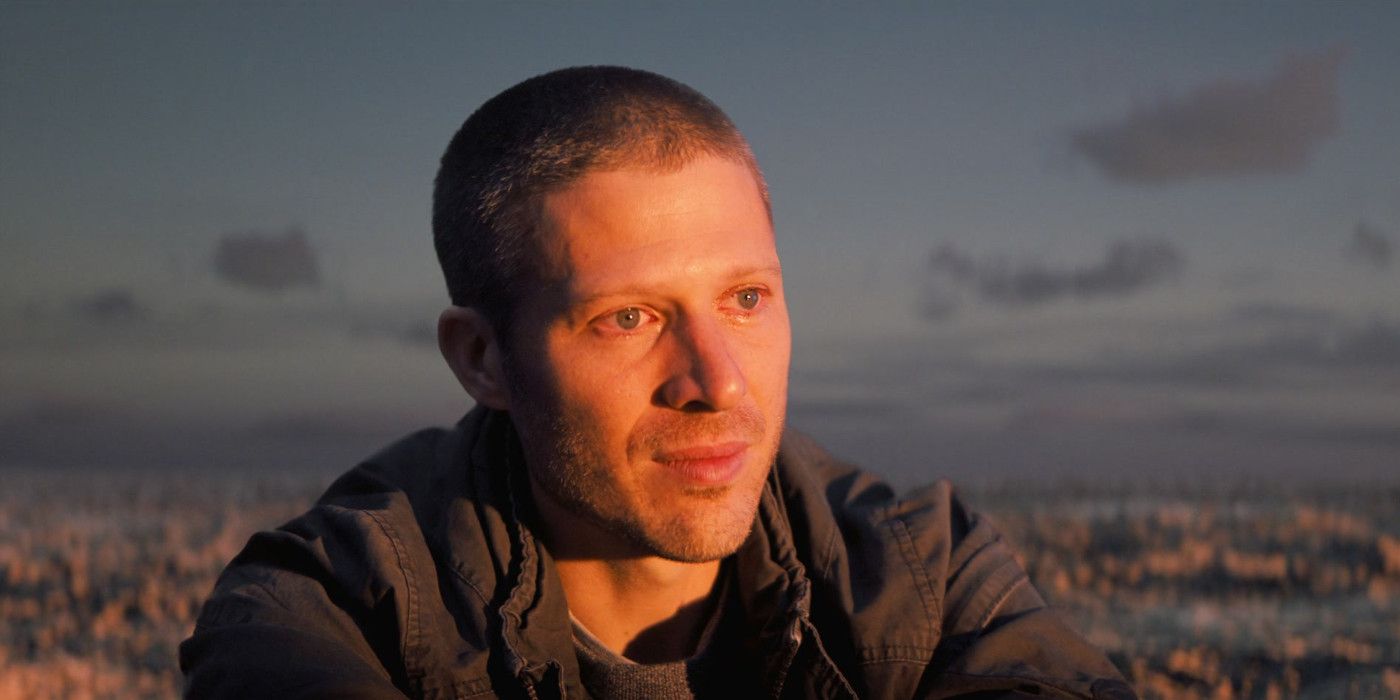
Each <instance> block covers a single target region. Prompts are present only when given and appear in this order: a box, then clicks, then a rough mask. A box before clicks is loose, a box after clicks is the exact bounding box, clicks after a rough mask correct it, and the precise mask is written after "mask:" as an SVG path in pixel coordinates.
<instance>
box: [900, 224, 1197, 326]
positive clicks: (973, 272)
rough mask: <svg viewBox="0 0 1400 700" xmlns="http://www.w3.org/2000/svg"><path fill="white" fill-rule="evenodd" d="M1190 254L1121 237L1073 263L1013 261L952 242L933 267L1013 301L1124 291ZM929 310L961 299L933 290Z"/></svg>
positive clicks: (943, 311)
mask: <svg viewBox="0 0 1400 700" xmlns="http://www.w3.org/2000/svg"><path fill="white" fill-rule="evenodd" d="M1184 262H1185V258H1184V256H1183V255H1182V254H1181V252H1180V251H1179V250H1178V249H1177V247H1176V246H1175V245H1173V244H1172V243H1170V242H1168V241H1163V240H1154V239H1142V240H1124V241H1115V242H1113V243H1111V244H1109V246H1108V249H1107V250H1106V251H1104V256H1103V259H1102V260H1099V261H1097V262H1095V263H1092V264H1088V265H1082V266H1079V267H1075V268H1069V269H1052V268H1050V267H1048V266H1046V265H1044V264H1041V263H1027V264H1022V265H1019V266H1018V265H1013V264H1011V263H1009V262H1007V261H1006V260H1004V259H992V260H981V261H979V260H974V259H972V258H971V257H970V256H968V255H967V254H965V253H963V252H962V251H960V250H958V249H957V248H956V247H954V246H952V245H950V244H944V245H942V246H940V247H939V248H938V249H937V250H935V251H934V252H933V256H932V257H931V258H930V260H929V268H930V270H931V271H932V272H933V275H934V277H935V278H936V281H937V280H941V281H943V282H945V283H947V284H950V285H952V286H953V287H954V288H957V289H966V290H970V291H972V292H973V293H975V294H976V295H977V296H978V297H980V298H981V299H982V300H984V301H988V302H991V303H994V304H1003V305H1009V306H1015V305H1030V304H1040V303H1044V302H1050V301H1056V300H1059V299H1064V298H1067V297H1068V298H1076V299H1097V298H1104V297H1122V296H1127V295H1130V294H1133V293H1136V292H1138V291H1140V290H1142V289H1144V288H1146V287H1149V286H1151V285H1153V284H1156V283H1158V282H1160V281H1162V280H1164V279H1166V278H1168V277H1170V276H1172V275H1174V274H1176V273H1177V272H1178V271H1179V270H1181V268H1182V267H1183V265H1184ZM926 296H927V298H926V299H925V301H924V311H925V314H926V315H927V316H929V317H931V318H942V317H944V316H946V315H948V314H950V313H951V312H952V310H953V309H954V308H955V307H956V301H955V300H954V299H951V298H949V297H948V296H947V295H945V294H942V293H940V292H938V291H937V290H932V291H931V292H930V294H928V295H926Z"/></svg>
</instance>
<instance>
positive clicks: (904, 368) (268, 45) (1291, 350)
mask: <svg viewBox="0 0 1400 700" xmlns="http://www.w3.org/2000/svg"><path fill="white" fill-rule="evenodd" d="M928 5H929V6H924V5H918V6H910V4H904V3H900V4H893V3H892V4H890V5H884V6H865V5H856V4H820V6H813V4H811V3H801V4H796V3H793V4H787V3H774V4H763V5H762V6H757V7H754V6H750V5H749V4H741V3H704V4H686V3H648V4H644V3H620V2H604V3H569V4H565V3H454V4H408V5H388V4H377V3H376V4H347V3H323V2H298V3H287V4H274V3H250V4H242V5H235V4H218V5H215V4H203V3H201V4H176V3H142V4H136V3H130V4H117V3H111V4H76V3H75V4H69V3H44V4H40V3H15V2H3V3H0V469H3V468H7V467H38V468H50V467H53V468H58V467H68V466H89V467H91V466H98V467H110V468H129V467H143V466H147V467H158V468H169V469H174V470H191V471H194V470H199V469H259V468H273V469H283V468H295V467H307V468H315V469H323V470H330V471H338V470H340V469H343V468H348V467H349V466H351V465H353V464H354V463H355V462H356V461H358V460H359V459H361V458H363V457H365V456H367V455H368V454H369V453H370V452H371V451H372V450H373V449H375V448H376V447H377V446H379V445H382V444H384V443H386V442H387V441H389V440H391V439H393V438H394V437H396V436H397V435H401V434H404V433H406V432H409V431H411V430H413V429H416V428H418V427H422V426H427V425H442V424H450V423H452V422H453V421H455V420H456V419H457V418H458V417H460V416H461V415H462V414H463V413H464V412H465V411H466V410H467V409H468V408H469V407H470V401H469V399H468V398H467V397H466V396H465V394H464V393H463V392H462V391H461V389H460V388H459V387H458V385H457V384H456V382H455V380H454V379H453V378H452V376H451V374H450V372H449V371H448V369H447V367H446V365H445V364H444V363H443V362H442V360H441V358H440V356H439V355H438V353H437V350H436V343H435V340H434V337H433V327H434V324H435V320H436V316H437V313H438V312H439V311H440V310H441V309H442V307H443V306H444V305H445V303H446V293H445V290H444V286H443V282H442V278H441V273H440V271H439V270H438V268H437V263H436V258H435V256H434V254H433V249H432V245H431V233H430V226H429V203H430V202H429V200H430V194H431V183H432V178H433V176H434V174H435V171H436V165H437V160H438V158H439V157H440V155H441V152H442V150H443V148H445V146H446V144H447V141H448V139H449V138H450V137H451V135H452V133H453V132H454V131H455V130H456V129H457V127H458V126H459V125H460V124H461V122H462V121H463V120H464V119H465V118H466V116H467V115H468V114H470V113H471V111H472V110H474V109H475V108H476V107H477V106H478V105H479V104H480V103H481V102H483V101H484V100H486V99H487V98H489V97H491V96H492V95H494V94H495V93H497V92H499V91H500V90H502V89H504V88H506V87H509V86H510V85H512V84H514V83H516V82H518V81H520V80H523V79H525V78H528V77H530V76H533V75H536V74H539V73H542V72H546V71H548V70H551V69H554V68H559V67H564V66H568V65H581V64H622V65H628V66H633V67H637V68H643V69H647V70H652V71H656V72H659V73H662V74H665V75H668V76H670V77H673V78H676V79H678V80H681V81H682V82H685V83H687V84H689V85H691V86H692V87H695V88H696V89H698V90H700V91H701V92H703V93H705V94H706V95H707V96H709V97H710V98H711V99H713V100H714V101H715V102H716V103H718V104H719V105H720V106H721V107H723V108H724V109H725V110H726V111H727V112H728V113H729V114H730V116H731V117H732V118H733V119H734V121H735V122H736V123H737V124H738V125H739V127H740V129H741V130H743V131H744V133H745V134H746V135H747V136H748V138H749V140H750V141H751V143H752V145H753V148H754V150H755V152H756V153H757V155H758V158H759V162H760V165H761V166H762V168H763V170H764V172H765V174H766V176H767V179H768V183H769V186H770V189H771V191H772V196H773V209H774V217H775V222H776V227H777V232H778V240H779V250H780V253H781V255H782V258H783V263H784V272H785V281H786V282H785V283H786V286H787V296H788V300H789V306H790V309H791V312H792V318H793V323H794V357H793V368H792V376H791V397H790V411H789V424H790V425H792V426H793V427H796V428H799V429H802V430H804V431H806V432H808V433H810V434H812V435H813V436H815V437H816V438H817V439H818V440H819V441H822V442H824V443H825V444H827V445H828V446H829V447H830V448H831V449H832V450H833V451H835V452H836V453H837V454H838V455H839V456H842V457H844V458H847V459H849V460H851V461H854V462H857V463H860V464H864V465H866V466H868V467H870V468H873V469H875V470H877V471H880V472H882V473H884V474H885V475H887V476H889V477H890V478H891V479H892V480H894V481H895V482H897V483H898V484H901V485H913V484H918V483H922V482H926V481H929V480H932V479H934V478H937V477H939V476H951V477H953V478H954V479H962V480H969V479H991V480H996V479H1035V478H1051V477H1053V478H1061V477H1071V478H1083V479H1087V480H1094V479H1101V478H1120V479H1126V480H1131V479H1143V478H1147V479H1154V480H1162V481H1167V480H1179V479H1191V480H1198V479H1208V480H1212V479H1213V480H1219V481H1220V482H1221V483H1225V482H1228V481H1229V480H1231V479H1238V478H1248V479H1256V480H1260V479H1262V480H1268V479H1274V478H1289V479H1295V478H1302V479H1351V480H1371V479H1390V480H1393V479H1395V478H1396V477H1397V476H1400V259H1397V258H1400V251H1397V250H1396V248H1397V246H1400V81H1398V79H1397V77H1396V76H1397V75H1400V42H1396V41H1395V40H1394V37H1396V36H1400V5H1396V4H1395V3H1382V2H1375V3H1366V2H1354V3H1307V4H1296V3H1280V2H1233V3H1193V2H1174V3H1161V4H1148V3H1031V2H1016V3H1002V2H983V3H965V4H951V3H939V4H937V5H936V6H934V4H932V3H930V4H928Z"/></svg>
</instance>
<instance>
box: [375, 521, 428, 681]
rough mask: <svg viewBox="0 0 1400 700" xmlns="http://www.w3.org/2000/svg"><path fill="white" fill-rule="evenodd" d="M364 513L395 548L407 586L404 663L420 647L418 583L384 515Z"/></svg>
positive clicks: (401, 546) (402, 652)
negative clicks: (411, 650) (411, 651)
mask: <svg viewBox="0 0 1400 700" xmlns="http://www.w3.org/2000/svg"><path fill="white" fill-rule="evenodd" d="M364 513H365V515H368V516H369V517H370V519H372V520H374V522H375V524H377V525H378V526H379V530H380V532H383V533H384V536H385V537H387V538H389V544H390V545H391V546H392V547H393V548H394V557H395V558H396V559H397V564H398V566H399V573H400V574H402V575H403V578H404V583H406V584H407V586H406V590H405V591H404V598H405V599H406V605H407V607H408V610H407V611H406V612H405V614H404V619H405V621H406V622H407V624H408V629H407V630H405V631H404V643H403V648H402V649H401V650H400V653H401V654H403V658H404V661H405V662H407V661H408V659H409V658H410V654H409V650H410V649H417V648H418V646H419V645H418V601H417V600H416V594H417V583H416V581H415V579H414V576H413V571H412V567H410V566H408V564H407V563H406V562H405V557H404V551H403V544H402V543H401V542H399V538H398V536H397V534H396V533H395V532H394V528H393V527H391V526H390V525H389V523H388V522H386V521H385V520H384V516H383V514H381V513H376V512H374V511H372V510H366V511H364ZM407 670H408V669H405V671H407Z"/></svg>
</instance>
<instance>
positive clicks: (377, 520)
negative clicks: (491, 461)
mask: <svg viewBox="0 0 1400 700" xmlns="http://www.w3.org/2000/svg"><path fill="white" fill-rule="evenodd" d="M461 433H462V429H461V426H459V427H458V428H457V429H454V430H449V429H441V428H436V429H429V430H422V431H419V432H417V433H414V434H412V435H409V436H407V437H405V438H403V439H401V440H399V441H397V442H395V443H393V444H392V445H390V446H389V447H387V448H385V449H384V450H381V451H380V452H379V453H377V454H376V455H374V456H373V457H371V458H370V459H368V460H366V461H364V462H362V463H361V464H359V465H358V466H356V467H355V468H354V469H351V470H350V471H349V472H347V473H346V474H344V475H342V476H341V477H340V478H339V479H337V480H336V481H335V482H334V483H333V484H332V485H331V486H330V487H329V488H328V489H327V490H326V492H325V493H324V494H323V495H322V496H321V497H320V498H319V499H318V500H317V502H316V504H315V505H314V506H313V507H312V508H311V509H310V510H308V511H307V512H306V513H304V514H302V515H301V516H299V517H297V518H295V519H293V520H291V521H289V522H287V523H285V524H284V525H282V526H281V527H278V528H277V529H275V530H269V531H264V532H259V533H257V534H255V535H253V536H252V538H251V539H249V541H248V543H247V545H246V546H245V547H244V549H243V550H242V551H241V552H240V553H239V554H238V556H237V557H235V558H234V559H233V561H231V562H230V563H229V565H228V567H227V568H225V570H224V572H223V573H222V574H221V575H220V577H219V580H218V581H217V582H216V584H215V587H214V591H213V592H212V594H211V595H210V597H209V599H208V601H207V602H206V603H205V605H204V607H203V609H202V610H201V612H200V615H199V617H198V619H197V621H196V627H195V630H194V634H193V636H192V637H191V638H190V639H189V640H187V641H186V642H185V643H184V644H182V645H181V649H180V661H181V667H182V669H183V670H184V671H185V672H186V675H187V684H189V687H191V688H206V689H209V690H211V691H212V690H213V687H215V686H213V685H204V684H216V683H217V684H222V683H226V682H227V680H228V679H229V678H230V677H232V676H234V675H239V676H246V678H247V682H248V683H254V682H255V681H256V683H257V684H254V685H247V686H246V687H245V689H246V690H250V691H253V690H256V691H257V692H256V693H253V694H258V693H261V692H263V691H267V692H275V691H276V689H277V688H285V687H287V686H286V684H292V683H302V682H308V683H309V682H314V683H316V684H320V683H323V682H328V681H327V680H326V679H325V678H323V677H322V676H320V675H319V674H320V673H321V671H323V670H324V669H325V668H329V666H326V664H325V663H323V661H325V660H324V659H321V657H328V658H330V659H334V660H336V663H337V664H341V665H343V666H344V667H345V668H346V669H349V670H353V671H355V672H356V673H357V674H359V676H358V677H359V680H360V682H365V683H370V684H371V685H374V684H376V683H378V684H386V685H384V687H386V688H387V687H389V686H390V685H392V686H397V687H399V688H403V687H405V686H406V684H408V683H409V676H411V675H414V671H415V670H416V669H414V668H410V667H411V666H414V665H415V664H416V663H417V660H420V659H421V658H422V657H423V656H424V653H425V650H424V649H422V648H421V647H422V646H423V645H424V641H425V640H426V639H429V638H432V637H434V636H437V635H435V632H436V630H434V629H430V628H431V627H432V626H433V625H434V624H435V622H436V621H437V620H438V619H439V618H443V617H444V616H442V615H436V614H432V611H434V610H440V609H442V607H443V603H442V601H441V597H440V595H439V593H438V586H437V580H436V566H435V557H434V554H433V552H432V547H431V546H430V545H429V537H428V533H427V532H426V531H425V529H424V523H425V521H427V520H431V519H433V518H436V517H440V515H439V514H438V513H437V512H436V511H437V510H438V509H439V506H437V505H435V503H436V501H440V500H445V499H434V498H432V497H431V494H432V493H433V491H434V489H440V488H447V487H446V486H445V484H446V482H447V481H449V480H451V479H454V478H462V477H454V476H451V474H452V472H454V471H456V472H462V471H465V470H464V469H457V470H453V469H451V468H450V466H451V464H452V463H453V461H454V458H453V455H454V454H457V451H458V450H459V449H460V448H461V445H460V443H461V442H462V440H463V437H462V434H461ZM439 493H448V492H447V491H439ZM274 642H275V643H278V644H284V645H288V647H289V648H291V649H294V650H296V651H297V653H299V654H304V655H305V656H306V660H305V661H299V660H297V659H296V658H293V656H287V655H283V654H278V655H275V656H269V655H265V654H260V653H259V650H260V649H264V648H266V645H267V644H269V643H274ZM264 657H266V658H264ZM255 669H262V670H265V671H268V672H269V673H266V674H262V675H257V674H255V675H247V674H246V673H244V671H253V670H255ZM273 671H275V673H274V672H273ZM278 674H282V675H281V676H279V675H278ZM347 682H348V681H347ZM239 687H243V686H239ZM326 687H328V688H329V687H334V688H339V687H341V686H340V685H330V686H326Z"/></svg>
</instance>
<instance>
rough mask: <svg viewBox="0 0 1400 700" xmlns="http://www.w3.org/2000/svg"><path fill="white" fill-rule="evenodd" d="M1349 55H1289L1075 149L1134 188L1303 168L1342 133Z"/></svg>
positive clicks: (1088, 134) (1088, 137)
mask: <svg viewBox="0 0 1400 700" xmlns="http://www.w3.org/2000/svg"><path fill="white" fill-rule="evenodd" d="M1345 56H1346V52H1345V51H1344V50H1342V49H1333V50H1330V51H1326V52H1323V53H1320V54H1314V55H1303V56H1291V57H1289V58H1287V59H1286V60H1284V61H1283V62H1282V63H1281V64H1280V65H1279V66H1278V67H1277V68H1276V69H1275V70H1274V72H1273V74H1272V75H1271V76H1269V77H1268V78H1267V79H1265V80H1263V81H1259V82H1251V81H1237V80H1221V81H1217V82H1214V83H1210V84H1207V85H1203V86H1201V87H1198V88H1196V89H1195V90H1192V91H1191V92H1190V93H1188V94H1187V95H1185V96H1184V97H1180V98H1177V99H1164V100H1162V101H1160V102H1158V103H1157V104H1154V105H1150V106H1145V107H1139V108H1136V109H1134V110H1133V111H1132V112H1131V113H1129V114H1128V115H1127V116H1126V117H1125V118H1123V119H1121V120H1118V121H1114V122H1109V123H1105V124H1100V125H1097V126H1094V127H1090V128H1087V129H1082V130H1080V131H1077V132H1075V133H1074V135H1073V139H1072V140H1073V145H1074V148H1075V149H1076V150H1077V151H1079V153H1080V154H1082V155H1083V156H1085V157H1086V158H1088V159H1089V160H1090V161H1091V162H1093V163H1094V164H1095V165H1096V166H1098V167H1099V169H1100V170H1102V171H1103V172H1104V173H1105V174H1107V175H1109V176H1110V177H1113V178H1117V179H1120V180H1126V181H1128V182H1136V183H1160V182H1172V181H1179V180H1187V179H1191V178H1196V177H1204V176H1210V175H1232V174H1243V173H1278V172H1288V171H1294V170H1298V169H1300V168H1302V167H1303V166H1304V165H1306V164H1307V160H1308V157H1309V154H1310V153H1311V152H1312V150H1313V148H1314V147H1316V145H1317V144H1318V143H1319V142H1321V141H1322V140H1323V139H1325V138H1327V137H1328V136H1331V135H1332V134H1333V133H1334V132H1335V131H1336V130H1337V122H1338V118H1337V111H1338V108H1337V103H1338V99H1337V70H1338V67H1339V66H1340V65H1341V62H1342V60H1343V58H1345Z"/></svg>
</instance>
